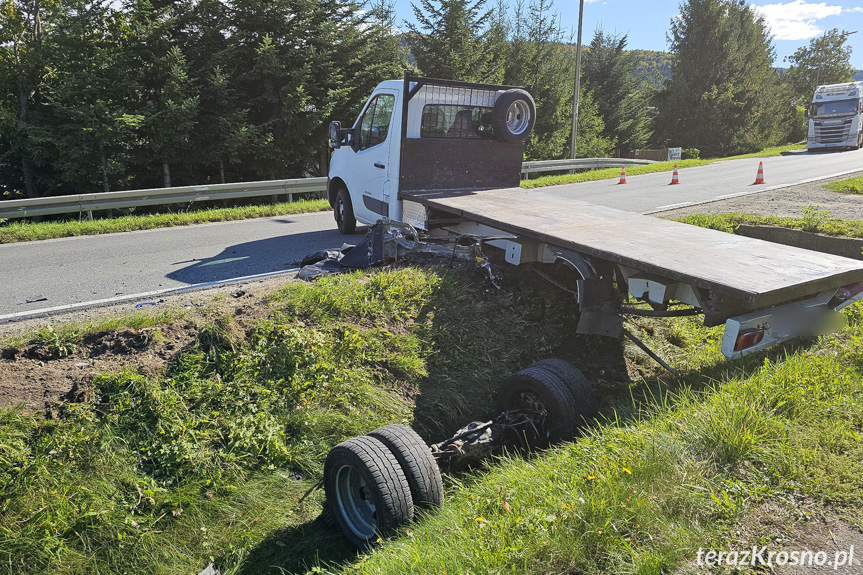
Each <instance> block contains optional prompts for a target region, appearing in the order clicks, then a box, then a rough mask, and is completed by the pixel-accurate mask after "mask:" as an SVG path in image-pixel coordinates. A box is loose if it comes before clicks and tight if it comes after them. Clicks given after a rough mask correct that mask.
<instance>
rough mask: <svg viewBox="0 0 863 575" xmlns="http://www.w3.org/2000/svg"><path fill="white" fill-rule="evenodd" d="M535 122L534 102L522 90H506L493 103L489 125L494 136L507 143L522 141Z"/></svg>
mask: <svg viewBox="0 0 863 575" xmlns="http://www.w3.org/2000/svg"><path fill="white" fill-rule="evenodd" d="M535 123H536V104H534V102H533V98H532V97H531V95H530V94H528V93H527V92H526V91H524V90H520V89H517V88H515V89H512V90H507V91H505V92H504V93H503V94H501V95H500V96H498V98H497V101H496V102H495V103H494V108H493V109H492V111H491V126H492V129H493V130H494V135H495V137H496V138H497V139H498V140H500V141H502V142H506V143H508V144H519V143H521V142H524V141H525V140H526V139H527V137H528V136H529V135H530V131H531V130H533V125H534V124H535Z"/></svg>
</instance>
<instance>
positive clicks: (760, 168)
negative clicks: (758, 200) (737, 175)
mask: <svg viewBox="0 0 863 575" xmlns="http://www.w3.org/2000/svg"><path fill="white" fill-rule="evenodd" d="M755 183H756V184H763V183H764V163H763V162H758V174H757V175H756V176H755Z"/></svg>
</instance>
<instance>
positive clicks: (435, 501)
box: [369, 424, 443, 509]
mask: <svg viewBox="0 0 863 575" xmlns="http://www.w3.org/2000/svg"><path fill="white" fill-rule="evenodd" d="M369 437H374V438H375V439H377V440H378V441H380V442H381V443H383V444H384V445H386V446H387V449H389V450H390V452H392V454H393V455H395V457H396V459H397V460H398V462H399V464H400V465H401V466H402V471H403V472H404V474H405V477H406V478H407V480H408V485H409V486H410V488H411V499H413V502H414V506H415V507H423V508H426V509H440V507H441V506H442V505H443V480H442V479H441V475H440V470H439V469H438V466H437V462H436V461H435V459H434V457H433V456H432V453H431V450H430V449H429V448H428V446H427V445H426V444H425V442H424V441H423V440H422V438H421V437H420V436H419V435H417V433H416V432H415V431H414V430H413V429H411V428H410V427H408V426H406V425H399V424H393V425H386V426H384V427H381V428H380V429H376V430H374V431H372V432H371V433H369Z"/></svg>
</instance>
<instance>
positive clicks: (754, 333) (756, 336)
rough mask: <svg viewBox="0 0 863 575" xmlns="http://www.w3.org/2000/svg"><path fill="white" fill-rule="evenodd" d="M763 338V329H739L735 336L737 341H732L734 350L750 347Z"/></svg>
mask: <svg viewBox="0 0 863 575" xmlns="http://www.w3.org/2000/svg"><path fill="white" fill-rule="evenodd" d="M763 339H764V330H763V329H747V330H746V331H741V332H740V333H739V334H738V336H737V341H735V342H734V351H743V350H744V349H749V348H750V347H752V346H755V345H758V344H759V343H761V340H763Z"/></svg>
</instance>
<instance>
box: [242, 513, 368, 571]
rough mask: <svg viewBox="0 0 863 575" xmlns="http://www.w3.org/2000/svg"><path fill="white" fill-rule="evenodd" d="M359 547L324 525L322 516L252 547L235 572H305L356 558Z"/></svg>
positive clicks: (276, 533) (281, 531)
mask: <svg viewBox="0 0 863 575" xmlns="http://www.w3.org/2000/svg"><path fill="white" fill-rule="evenodd" d="M357 556H358V553H357V551H356V549H354V548H353V547H351V546H350V545H348V544H347V543H346V542H345V540H344V539H342V537H341V535H340V534H339V532H338V531H337V530H336V529H335V528H332V527H329V526H327V525H326V524H325V522H324V520H323V518H322V517H318V518H317V519H315V520H314V521H311V522H309V523H306V524H304V525H299V526H296V527H289V528H286V529H281V530H279V531H276V532H275V533H273V534H272V536H270V537H269V538H267V539H265V540H264V541H262V542H261V543H260V544H259V545H258V546H257V547H255V548H254V549H252V551H251V552H250V553H249V555H248V556H247V557H246V558H245V560H244V561H243V562H242V564H241V565H240V566H239V568H238V569H236V570H235V571H231V573H234V574H236V575H262V574H267V573H273V574H276V573H306V572H307V571H309V570H311V569H312V568H313V567H315V566H318V565H332V564H339V563H347V562H351V561H354V560H355V559H356V558H357Z"/></svg>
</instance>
